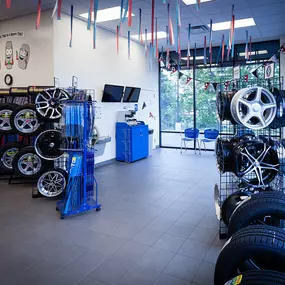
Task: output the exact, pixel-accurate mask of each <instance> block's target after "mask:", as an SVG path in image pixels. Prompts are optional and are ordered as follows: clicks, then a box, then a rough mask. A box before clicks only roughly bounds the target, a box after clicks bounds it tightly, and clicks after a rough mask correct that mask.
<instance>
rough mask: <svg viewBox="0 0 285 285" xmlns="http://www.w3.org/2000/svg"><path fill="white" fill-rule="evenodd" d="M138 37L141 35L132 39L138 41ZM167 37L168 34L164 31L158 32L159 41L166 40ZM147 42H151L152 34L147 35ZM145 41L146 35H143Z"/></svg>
mask: <svg viewBox="0 0 285 285" xmlns="http://www.w3.org/2000/svg"><path fill="white" fill-rule="evenodd" d="M138 36H139V35H132V36H131V38H133V39H138ZM166 37H167V34H166V32H163V31H159V32H157V38H158V39H165V38H166ZM146 38H147V40H148V41H150V40H151V33H147V36H146ZM144 39H145V34H143V40H144Z"/></svg>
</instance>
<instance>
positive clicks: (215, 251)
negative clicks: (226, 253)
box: [205, 244, 222, 263]
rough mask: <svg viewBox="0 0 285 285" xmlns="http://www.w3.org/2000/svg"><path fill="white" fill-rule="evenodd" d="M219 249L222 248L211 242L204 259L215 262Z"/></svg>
mask: <svg viewBox="0 0 285 285" xmlns="http://www.w3.org/2000/svg"><path fill="white" fill-rule="evenodd" d="M221 250H222V246H221V245H215V244H212V246H211V247H210V249H209V251H208V253H207V255H206V256H205V261H208V262H214V263H216V261H217V258H218V256H219V254H220V252H221Z"/></svg>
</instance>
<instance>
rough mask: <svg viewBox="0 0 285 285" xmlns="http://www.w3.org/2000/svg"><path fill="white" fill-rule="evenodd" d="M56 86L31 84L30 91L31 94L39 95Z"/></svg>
mask: <svg viewBox="0 0 285 285" xmlns="http://www.w3.org/2000/svg"><path fill="white" fill-rule="evenodd" d="M51 88H54V86H29V87H28V93H29V95H38V94H39V93H41V92H43V91H44V90H46V89H51Z"/></svg>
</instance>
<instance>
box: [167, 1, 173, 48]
mask: <svg viewBox="0 0 285 285" xmlns="http://www.w3.org/2000/svg"><path fill="white" fill-rule="evenodd" d="M167 13H168V29H169V44H170V45H173V40H174V33H173V25H172V20H171V17H170V4H169V3H168V4H167Z"/></svg>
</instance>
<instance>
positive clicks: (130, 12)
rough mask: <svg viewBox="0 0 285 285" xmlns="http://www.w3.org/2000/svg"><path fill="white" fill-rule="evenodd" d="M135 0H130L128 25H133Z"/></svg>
mask: <svg viewBox="0 0 285 285" xmlns="http://www.w3.org/2000/svg"><path fill="white" fill-rule="evenodd" d="M132 12H133V0H129V11H128V26H129V27H131V26H132Z"/></svg>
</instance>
